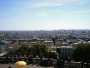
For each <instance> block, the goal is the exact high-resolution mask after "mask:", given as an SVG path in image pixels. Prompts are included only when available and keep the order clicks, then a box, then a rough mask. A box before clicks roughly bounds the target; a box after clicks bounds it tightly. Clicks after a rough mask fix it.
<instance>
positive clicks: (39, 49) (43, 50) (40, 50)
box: [31, 44, 48, 57]
mask: <svg viewBox="0 0 90 68" xmlns="http://www.w3.org/2000/svg"><path fill="white" fill-rule="evenodd" d="M31 49H32V50H31V53H32V54H33V55H34V56H39V57H45V56H46V55H47V54H48V48H47V46H46V45H44V44H35V45H33V46H32V47H31Z"/></svg>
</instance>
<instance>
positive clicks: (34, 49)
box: [0, 30, 90, 68]
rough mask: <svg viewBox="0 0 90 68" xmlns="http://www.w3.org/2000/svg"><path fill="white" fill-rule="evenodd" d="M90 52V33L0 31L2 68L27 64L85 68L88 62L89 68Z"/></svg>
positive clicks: (89, 31)
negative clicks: (18, 63)
mask: <svg viewBox="0 0 90 68" xmlns="http://www.w3.org/2000/svg"><path fill="white" fill-rule="evenodd" d="M82 47H85V48H87V49H86V51H85V52H86V53H87V52H88V53H87V54H86V53H85V52H83V51H82V50H83V49H82ZM78 48H81V50H78ZM85 48H84V50H85ZM77 51H78V52H77ZM79 51H80V52H82V54H81V53H80V54H81V56H84V53H85V57H84V58H83V57H80V56H79V54H78V53H79ZM89 51H90V30H53V31H0V64H10V65H14V66H13V67H15V62H17V61H25V62H27V64H28V66H29V65H31V64H32V65H36V67H38V66H39V68H40V66H42V67H41V68H43V67H46V68H47V67H48V68H68V67H69V68H74V67H76V68H81V67H82V66H81V64H82V62H81V61H83V59H85V61H84V62H83V67H85V68H88V67H89V65H88V67H87V64H84V63H87V61H88V62H89V58H87V57H89V53H90V52H89ZM75 56H76V57H75ZM78 57H79V58H78ZM80 58H81V59H80ZM13 67H12V68H13Z"/></svg>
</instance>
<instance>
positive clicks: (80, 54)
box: [73, 44, 90, 62]
mask: <svg viewBox="0 0 90 68" xmlns="http://www.w3.org/2000/svg"><path fill="white" fill-rule="evenodd" d="M73 58H74V60H76V61H82V62H90V44H79V45H78V47H77V48H76V49H75V51H74V53H73Z"/></svg>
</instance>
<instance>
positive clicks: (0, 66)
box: [0, 64, 53, 68]
mask: <svg viewBox="0 0 90 68" xmlns="http://www.w3.org/2000/svg"><path fill="white" fill-rule="evenodd" d="M8 67H9V64H0V68H8ZM11 67H12V68H16V66H15V65H14V64H12V65H11ZM26 68H53V67H41V66H36V65H28V66H27V67H26Z"/></svg>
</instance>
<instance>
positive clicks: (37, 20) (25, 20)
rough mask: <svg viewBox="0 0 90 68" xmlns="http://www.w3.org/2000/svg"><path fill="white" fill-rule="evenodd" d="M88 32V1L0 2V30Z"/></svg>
mask: <svg viewBox="0 0 90 68" xmlns="http://www.w3.org/2000/svg"><path fill="white" fill-rule="evenodd" d="M59 29H90V0H0V30H59Z"/></svg>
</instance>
